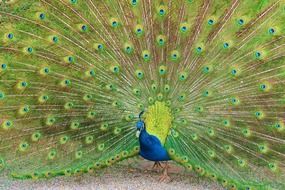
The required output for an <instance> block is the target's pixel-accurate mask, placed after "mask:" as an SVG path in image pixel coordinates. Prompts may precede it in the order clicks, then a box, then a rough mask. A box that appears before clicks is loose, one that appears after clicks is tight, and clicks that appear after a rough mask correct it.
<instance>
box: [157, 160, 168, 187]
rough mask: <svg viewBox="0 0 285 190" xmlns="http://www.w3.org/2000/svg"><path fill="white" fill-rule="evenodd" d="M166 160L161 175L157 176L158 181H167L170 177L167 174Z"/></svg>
mask: <svg viewBox="0 0 285 190" xmlns="http://www.w3.org/2000/svg"><path fill="white" fill-rule="evenodd" d="M168 168H169V166H168V162H166V163H165V166H164V168H163V173H162V175H161V176H160V177H159V182H169V181H170V180H171V178H170V177H169V175H168Z"/></svg>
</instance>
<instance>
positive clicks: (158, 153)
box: [139, 129, 170, 161]
mask: <svg viewBox="0 0 285 190" xmlns="http://www.w3.org/2000/svg"><path fill="white" fill-rule="evenodd" d="M139 143H140V152H139V154H140V155H141V156H142V157H143V158H145V159H147V160H150V161H167V160H170V158H169V156H168V153H167V151H166V150H165V148H164V147H163V146H162V145H161V142H160V140H159V139H158V138H157V137H156V136H153V135H150V134H148V133H147V131H146V130H145V129H143V130H142V131H141V133H140V136H139Z"/></svg>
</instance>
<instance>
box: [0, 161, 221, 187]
mask: <svg viewBox="0 0 285 190" xmlns="http://www.w3.org/2000/svg"><path fill="white" fill-rule="evenodd" d="M152 164H153V163H152V162H147V161H142V160H137V161H135V162H134V161H125V162H123V163H120V164H117V165H115V166H112V167H110V168H106V169H102V170H100V171H99V172H96V173H89V174H82V175H79V176H73V177H66V176H62V177H56V178H52V179H40V180H24V181H21V180H14V179H7V177H0V189H1V190H2V189H3V190H8V189H9V190H18V189H19V190H81V189H86V190H119V189H124V190H125V189H127V190H133V189H135V190H152V189H153V190H160V189H161V190H163V189H166V190H168V189H169V190H173V189H175V190H184V189H185V190H210V189H211V190H223V188H222V187H221V186H220V185H218V184H216V183H214V182H212V181H209V180H207V179H205V178H200V177H197V176H196V175H194V174H193V173H189V172H187V173H186V172H185V171H184V169H183V168H181V167H178V166H176V165H174V164H171V165H170V167H171V168H170V171H169V173H170V174H169V175H170V177H171V181H170V182H158V178H159V176H160V174H161V172H158V171H153V170H150V169H151V167H152Z"/></svg>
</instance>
